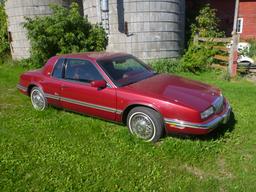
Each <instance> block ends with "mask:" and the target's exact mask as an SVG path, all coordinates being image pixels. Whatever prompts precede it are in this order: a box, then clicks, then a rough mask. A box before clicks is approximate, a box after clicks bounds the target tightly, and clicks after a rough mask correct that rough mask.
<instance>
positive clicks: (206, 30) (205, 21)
mask: <svg viewBox="0 0 256 192" xmlns="http://www.w3.org/2000/svg"><path fill="white" fill-rule="evenodd" d="M219 22H220V20H219V18H218V17H217V16H216V10H215V9H213V8H211V7H210V5H209V4H206V5H205V6H204V7H203V8H202V9H201V10H200V11H199V15H198V16H197V17H196V18H195V23H192V25H191V31H192V38H193V37H194V35H195V34H196V33H198V34H199V35H200V37H223V36H224V32H222V31H220V30H219V28H218V25H219Z"/></svg>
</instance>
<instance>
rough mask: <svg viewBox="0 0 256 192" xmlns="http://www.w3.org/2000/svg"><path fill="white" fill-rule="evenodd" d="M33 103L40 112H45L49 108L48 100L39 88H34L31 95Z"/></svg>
mask: <svg viewBox="0 0 256 192" xmlns="http://www.w3.org/2000/svg"><path fill="white" fill-rule="evenodd" d="M30 98H31V103H32V105H33V107H34V108H35V109H36V110H38V111H43V110H44V109H45V108H46V107H47V100H46V98H45V97H44V93H43V91H42V90H41V89H40V88H39V87H33V89H32V91H31V93H30Z"/></svg>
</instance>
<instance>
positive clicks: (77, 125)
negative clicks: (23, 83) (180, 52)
mask: <svg viewBox="0 0 256 192" xmlns="http://www.w3.org/2000/svg"><path fill="white" fill-rule="evenodd" d="M22 71H24V69H22V68H20V67H12V66H7V65H0V191H4V192H6V191H214V192H215V191H255V189H256V85H254V84H252V83H249V82H246V81H245V80H242V79H241V80H235V81H232V82H227V81H224V80H222V78H221V77H220V75H219V74H216V73H213V72H212V73H204V74H201V75H200V76H197V75H193V74H183V75H184V76H187V77H189V78H193V79H199V80H201V81H203V82H207V83H210V84H213V85H216V86H218V87H220V88H221V89H222V90H223V92H224V95H225V96H226V97H227V98H228V100H229V101H230V103H231V105H232V107H233V111H234V119H233V120H232V121H231V122H230V123H229V125H228V127H221V128H220V129H219V132H218V133H215V134H213V135H212V136H210V137H209V138H208V139H206V138H204V139H198V138H197V139H195V138H194V139H192V138H190V139H188V138H187V139H182V138H178V137H165V138H163V139H162V140H161V141H160V142H158V143H156V144H152V143H145V142H143V141H140V140H138V139H136V138H134V137H133V136H131V135H130V134H129V133H128V129H127V128H126V127H124V126H121V125H117V124H114V123H110V122H106V121H102V120H98V119H95V118H91V117H86V116H82V115H79V114H75V113H71V112H66V111H64V110H58V109H55V108H49V109H47V110H46V111H43V112H38V111H35V110H33V108H32V106H31V104H30V99H29V98H28V97H26V96H24V95H21V94H20V93H19V92H18V91H17V89H16V84H17V81H18V77H19V74H20V73H21V72H22ZM222 129H224V130H225V131H222Z"/></svg>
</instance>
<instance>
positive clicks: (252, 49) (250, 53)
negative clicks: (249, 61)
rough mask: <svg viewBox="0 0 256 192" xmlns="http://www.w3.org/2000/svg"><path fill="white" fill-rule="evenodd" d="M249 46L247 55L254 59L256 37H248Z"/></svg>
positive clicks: (255, 58) (255, 54) (255, 57)
mask: <svg viewBox="0 0 256 192" xmlns="http://www.w3.org/2000/svg"><path fill="white" fill-rule="evenodd" d="M248 42H249V43H250V48H249V50H248V52H247V56H248V57H251V58H253V59H254V60H255V61H256V39H250V40H249V41H248Z"/></svg>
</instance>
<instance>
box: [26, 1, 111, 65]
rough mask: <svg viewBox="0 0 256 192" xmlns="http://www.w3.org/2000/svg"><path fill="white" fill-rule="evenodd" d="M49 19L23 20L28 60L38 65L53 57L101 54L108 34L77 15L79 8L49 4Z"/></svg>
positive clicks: (73, 4)
mask: <svg viewBox="0 0 256 192" xmlns="http://www.w3.org/2000/svg"><path fill="white" fill-rule="evenodd" d="M50 8H51V9H52V11H53V13H52V15H50V16H45V17H36V18H33V19H31V18H26V23H25V24H24V26H25V28H26V29H27V31H28V38H29V40H30V43H31V59H32V61H33V62H34V63H35V64H37V65H43V64H44V63H45V62H46V60H47V59H48V58H49V57H51V56H53V55H56V54H63V53H75V52H85V51H102V50H104V49H105V48H106V46H107V35H106V33H105V31H104V29H103V28H102V27H100V26H98V25H92V24H91V23H89V22H88V20H87V18H83V17H82V16H81V15H80V14H79V6H78V4H77V3H72V4H71V6H70V8H64V7H62V6H59V5H50Z"/></svg>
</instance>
